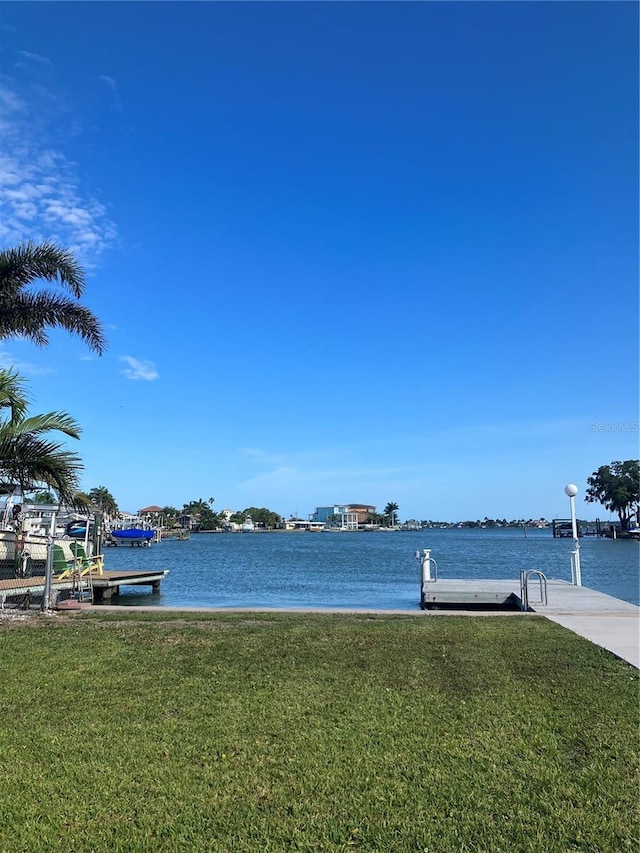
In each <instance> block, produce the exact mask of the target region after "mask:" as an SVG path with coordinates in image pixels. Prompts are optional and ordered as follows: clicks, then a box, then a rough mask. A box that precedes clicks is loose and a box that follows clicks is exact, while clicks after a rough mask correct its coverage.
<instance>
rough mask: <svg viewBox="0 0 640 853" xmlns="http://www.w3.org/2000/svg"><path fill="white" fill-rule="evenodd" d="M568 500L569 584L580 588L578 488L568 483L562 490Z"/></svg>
mask: <svg viewBox="0 0 640 853" xmlns="http://www.w3.org/2000/svg"><path fill="white" fill-rule="evenodd" d="M564 493H565V495H567V496H568V498H569V504H570V506H571V532H572V534H573V551H572V552H571V583H572V584H573V585H574V586H582V574H581V571H580V541H579V539H578V524H577V522H576V495H577V494H578V487H577V486H576V485H574V483H569V485H568V486H565V489H564Z"/></svg>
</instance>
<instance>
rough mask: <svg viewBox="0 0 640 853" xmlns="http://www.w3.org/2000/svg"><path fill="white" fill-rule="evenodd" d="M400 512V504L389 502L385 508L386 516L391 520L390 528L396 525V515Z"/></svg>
mask: <svg viewBox="0 0 640 853" xmlns="http://www.w3.org/2000/svg"><path fill="white" fill-rule="evenodd" d="M397 512H398V504H396V503H391V502H389V503H388V504H387V505H386V507H385V508H384V515H385V516H386V517H387V518H388V519H389V527H395V525H396V513H397Z"/></svg>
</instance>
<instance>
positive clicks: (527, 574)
mask: <svg viewBox="0 0 640 853" xmlns="http://www.w3.org/2000/svg"><path fill="white" fill-rule="evenodd" d="M531 577H537V578H538V580H539V581H540V602H539V603H540V604H542V605H546V604H547V576H546V575H545V574H544V572H540V571H538V569H521V570H520V609H521V610H524V611H527V610H529V578H531Z"/></svg>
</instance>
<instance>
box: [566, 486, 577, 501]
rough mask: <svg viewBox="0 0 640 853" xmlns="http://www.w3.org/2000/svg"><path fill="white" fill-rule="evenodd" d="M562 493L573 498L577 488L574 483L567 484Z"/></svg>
mask: <svg viewBox="0 0 640 853" xmlns="http://www.w3.org/2000/svg"><path fill="white" fill-rule="evenodd" d="M564 493H565V495H567V496H568V497H570V498H575V496H576V495H577V494H578V487H577V486H576V485H575V484H574V483H569V485H568V486H565V487H564Z"/></svg>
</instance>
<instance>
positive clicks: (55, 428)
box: [0, 369, 82, 502]
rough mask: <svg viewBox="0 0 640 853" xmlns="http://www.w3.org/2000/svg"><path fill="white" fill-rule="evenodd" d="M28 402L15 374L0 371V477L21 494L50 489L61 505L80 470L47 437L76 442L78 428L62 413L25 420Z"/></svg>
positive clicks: (75, 484)
mask: <svg viewBox="0 0 640 853" xmlns="http://www.w3.org/2000/svg"><path fill="white" fill-rule="evenodd" d="M27 406H28V400H27V395H26V393H25V390H24V386H23V385H22V384H21V383H20V381H19V379H18V374H17V373H15V372H14V371H11V370H2V369H0V412H6V414H7V417H5V419H4V420H3V419H2V418H0V477H1V478H2V479H3V480H5V481H7V482H8V483H11V484H14V485H19V486H20V487H21V489H22V491H23V493H24V492H25V491H33V490H34V489H36V488H38V487H40V486H46V487H48V488H50V489H53V490H54V491H55V492H56V494H57V496H58V499H59V500H60V501H61V502H72V501H73V499H74V496H75V495H76V493H77V489H78V477H79V475H80V472H81V470H82V462H81V460H80V457H79V456H77V455H76V454H75V453H71V452H70V451H68V450H65V449H64V444H63V443H62V442H61V441H59V440H57V439H55V438H52V437H51V433H56V432H59V433H62V434H63V435H65V436H69V437H70V438H80V427H79V426H78V424H77V423H76V421H74V419H73V418H72V417H71V416H70V415H68V414H67V413H66V412H49V413H48V414H44V415H32V416H31V417H27Z"/></svg>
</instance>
